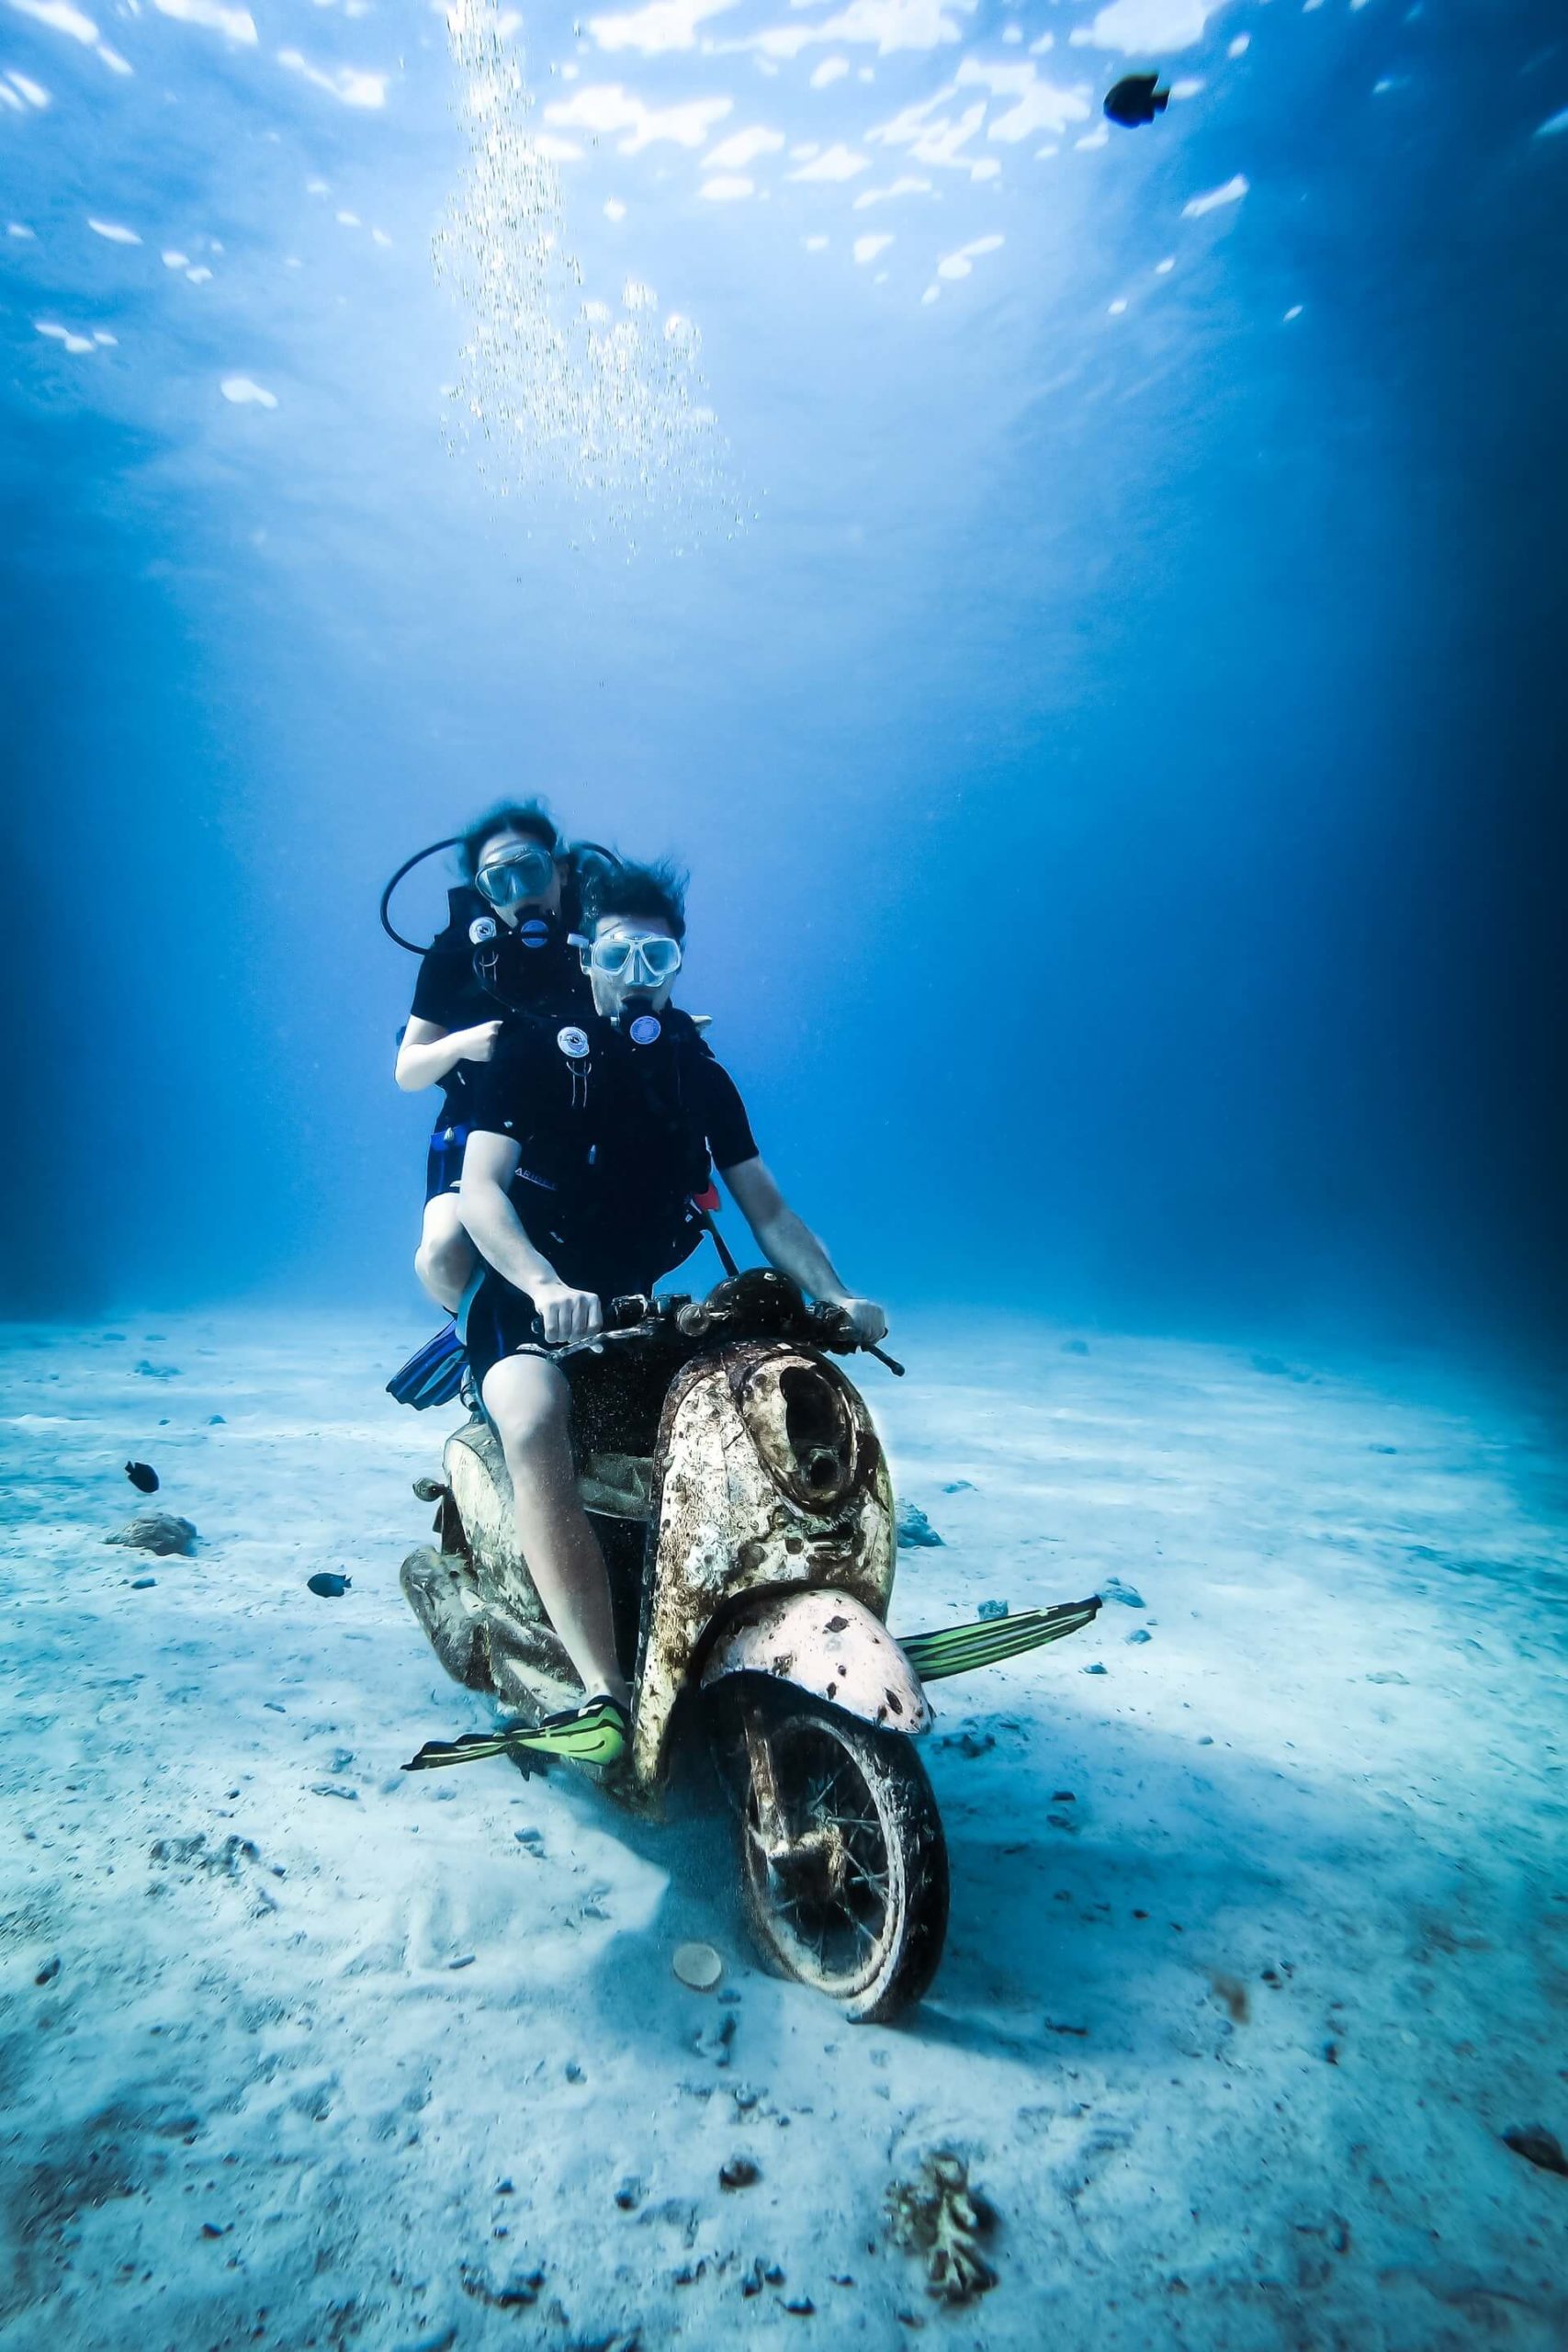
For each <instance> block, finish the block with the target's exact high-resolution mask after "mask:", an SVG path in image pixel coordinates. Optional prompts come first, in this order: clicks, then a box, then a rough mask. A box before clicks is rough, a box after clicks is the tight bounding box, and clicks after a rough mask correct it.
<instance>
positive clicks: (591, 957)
mask: <svg viewBox="0 0 1568 2352" xmlns="http://www.w3.org/2000/svg"><path fill="white" fill-rule="evenodd" d="M582 968H583V970H584V971H585V972H598V973H601V974H602V975H603V977H604V978H605V979H607V980H623V979H624V980H625V982H626V986H627V988H628V989H658V988H662V987H663V985H664V983H665V981H666V980H672V979H673V978H674V977H675V975H676V973H677V972H678V971H679V970H680V968H681V943H680V941H679V940H678V939H668V938H666V937H665V936H664V934H663V933H661V932H654V933H648V934H646V935H644V936H642V937H635V936H634V937H627V936H626V934H625V933H620V934H615V935H613V936H612V937H610V938H608V939H595V940H594V941H592V944H588V945H585V946H584V948H583V951H582Z"/></svg>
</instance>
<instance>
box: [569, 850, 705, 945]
mask: <svg viewBox="0 0 1568 2352" xmlns="http://www.w3.org/2000/svg"><path fill="white" fill-rule="evenodd" d="M582 896H583V907H582V913H583V919H584V921H585V922H598V921H599V919H600V917H601V916H602V915H659V916H661V917H662V919H663V921H664V922H667V923H668V924H669V926H670V935H671V938H672V939H684V937H685V936H686V876H685V875H684V874H682V871H681V868H680V867H679V866H678V865H671V862H670V861H669V860H668V859H667V858H661V859H660V862H659V864H658V865H631V864H630V863H629V862H628V863H626V864H624V865H615V866H613V867H611V868H610V869H609V870H608V871H604V872H596V873H593V874H592V875H587V876H584V878H583V893H582Z"/></svg>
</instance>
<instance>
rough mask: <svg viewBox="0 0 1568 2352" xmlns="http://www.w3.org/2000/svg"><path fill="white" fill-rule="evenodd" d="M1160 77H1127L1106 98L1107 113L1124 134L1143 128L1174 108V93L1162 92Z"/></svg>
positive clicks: (1124, 75)
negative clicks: (1172, 103) (1171, 101)
mask: <svg viewBox="0 0 1568 2352" xmlns="http://www.w3.org/2000/svg"><path fill="white" fill-rule="evenodd" d="M1158 82H1159V75H1158V74H1123V75H1122V79H1121V81H1120V82H1118V83H1116V84H1115V85H1113V87H1111V89H1109V90H1108V91H1107V92H1106V94H1105V111H1106V113H1107V114H1108V115H1109V117H1110V118H1111V121H1112V122H1119V123H1120V124H1121V125H1122V130H1137V129H1138V128H1139V126H1140V124H1142V123H1145V122H1153V120H1154V119H1155V117H1156V114H1163V113H1164V112H1165V110H1166V108H1167V107H1168V105H1169V104H1170V92H1169V91H1168V90H1162V89H1160V88H1159V87H1158V86H1157V85H1158Z"/></svg>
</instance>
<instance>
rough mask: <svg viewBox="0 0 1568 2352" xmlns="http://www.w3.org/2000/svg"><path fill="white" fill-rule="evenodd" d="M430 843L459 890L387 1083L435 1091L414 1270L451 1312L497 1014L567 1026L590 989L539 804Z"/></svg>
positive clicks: (467, 1258)
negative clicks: (445, 859) (470, 1161)
mask: <svg viewBox="0 0 1568 2352" xmlns="http://www.w3.org/2000/svg"><path fill="white" fill-rule="evenodd" d="M437 846H438V847H440V848H443V849H446V848H451V847H454V846H455V847H456V848H457V863H458V866H459V869H460V871H461V873H462V876H463V882H462V886H461V887H460V888H457V889H456V890H453V891H451V892H450V893H449V899H448V904H449V913H448V919H447V922H446V929H445V930H444V931H442V932H440V933H437V935H436V937H435V938H434V940H433V941H432V943H431V944H430V946H429V947H428V948H426V949H425V951H424V954H423V956H422V958H421V960H420V967H419V978H418V979H417V980H416V981H415V982H414V991H413V1009H412V1012H411V1014H410V1016H409V1020H408V1023H407V1025H406V1027H405V1028H404V1030H403V1034H402V1037H401V1039H400V1043H399V1046H398V1058H397V1064H396V1068H395V1070H394V1075H395V1077H396V1079H397V1082H398V1084H399V1086H400V1088H401V1089H402V1091H403V1092H404V1093H405V1094H417V1093H420V1092H421V1091H423V1089H424V1088H425V1087H427V1086H439V1087H440V1088H441V1090H442V1105H441V1115H440V1117H439V1119H438V1120H437V1121H436V1124H435V1127H434V1132H433V1133H432V1135H431V1138H430V1149H429V1154H428V1157H427V1159H426V1163H425V1187H424V1223H423V1230H422V1232H421V1235H420V1243H419V1249H418V1251H417V1252H416V1254H415V1257H414V1272H416V1273H417V1274H418V1276H419V1279H420V1281H421V1283H423V1286H424V1288H425V1290H426V1291H427V1292H428V1293H429V1295H430V1296H431V1297H432V1298H433V1299H434V1301H435V1303H436V1305H437V1306H445V1307H446V1309H447V1310H448V1312H451V1311H452V1310H453V1309H454V1308H456V1306H457V1302H458V1300H459V1299H460V1298H461V1297H462V1295H463V1291H464V1288H465V1285H466V1284H467V1283H468V1280H469V1278H470V1277H471V1275H472V1274H473V1272H474V1253H473V1249H472V1246H471V1244H470V1243H469V1240H468V1235H467V1234H466V1233H465V1232H464V1230H463V1225H462V1220H461V1218H460V1217H459V1216H458V1214H457V1181H458V1178H459V1177H460V1175H461V1174H462V1167H463V1146H464V1143H465V1142H466V1141H467V1139H468V1109H467V1104H468V1080H469V1078H470V1076H471V1074H472V1073H473V1071H474V1070H475V1069H479V1068H482V1066H483V1065H484V1064H485V1063H486V1062H488V1061H489V1060H490V1058H491V1055H492V1054H493V1053H494V1051H495V1045H496V1039H497V1037H498V1036H499V1035H500V1034H501V1024H502V1016H503V1015H504V1014H505V1013H507V1012H543V1013H547V1014H548V1015H550V1016H552V1017H554V1018H557V1019H564V1018H565V1017H566V1015H567V1014H568V1013H569V1012H570V1011H571V1010H572V1009H573V1008H574V1007H575V1006H578V1005H586V1003H587V1001H588V992H587V989H586V988H585V986H584V983H583V979H582V976H581V969H580V967H579V963H578V958H577V956H576V954H575V952H574V951H573V950H572V949H571V948H570V947H569V946H568V944H567V934H568V933H569V932H570V929H571V927H572V924H573V923H574V922H575V921H576V918H577V908H576V905H575V903H572V904H568V903H567V900H568V897H569V894H570V898H571V899H573V900H575V897H576V875H575V873H574V871H573V868H572V865H571V862H570V857H569V856H568V854H567V853H566V850H565V845H564V843H563V842H561V841H560V838H559V836H558V833H557V831H556V829H555V826H554V825H553V823H552V822H551V820H550V819H549V817H548V816H547V814H546V812H545V810H544V809H542V808H541V807H540V805H539V803H538V802H537V801H529V802H528V803H526V804H525V805H522V806H517V807H502V808H500V809H494V810H492V811H491V814H490V815H489V816H488V817H483V818H481V819H480V820H479V823H478V824H476V825H471V826H470V827H469V828H468V831H467V832H466V833H463V834H461V835H460V836H459V837H458V838H457V842H455V843H454V842H441V843H439V844H437ZM423 854H424V855H429V854H430V853H429V852H425V853H423ZM414 862H415V863H417V861H414ZM408 871H409V868H408V867H407V866H404V867H403V868H402V869H401V872H400V874H399V875H396V876H394V877H393V881H392V884H391V885H390V886H389V890H388V897H390V893H391V889H392V888H395V887H396V884H397V882H398V881H400V879H401V876H402V874H405V873H407V872H408ZM385 904H386V901H385V900H384V901H383V921H385V920H386V916H385ZM389 928H390V926H389ZM393 936H394V937H396V936H397V934H396V933H393ZM402 944H408V943H406V942H404V943H402Z"/></svg>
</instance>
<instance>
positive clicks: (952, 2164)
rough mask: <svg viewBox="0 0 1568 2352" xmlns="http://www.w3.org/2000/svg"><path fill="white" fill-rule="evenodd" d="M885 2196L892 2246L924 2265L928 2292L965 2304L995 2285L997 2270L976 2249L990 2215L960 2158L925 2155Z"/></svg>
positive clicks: (946, 2153)
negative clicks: (906, 2178) (914, 2173)
mask: <svg viewBox="0 0 1568 2352" xmlns="http://www.w3.org/2000/svg"><path fill="white" fill-rule="evenodd" d="M886 2211H887V2226H888V2230H889V2232H890V2233H891V2235H892V2239H893V2243H894V2245H897V2246H898V2247H900V2248H901V2249H902V2251H903V2252H904V2253H905V2254H912V2255H916V2256H919V2258H920V2260H921V2261H923V2263H924V2264H925V2270H926V2292H927V2294H928V2295H934V2296H935V2297H936V2298H937V2299H938V2300H939V2301H942V2302H944V2303H967V2302H972V2301H974V2299H975V2298H976V2295H983V2294H985V2293H986V2292H987V2290H988V2289H990V2288H992V2287H994V2286H995V2285H996V2283H997V2274H996V2272H995V2271H994V2270H993V2269H992V2267H991V2266H990V2264H989V2263H988V2262H987V2259H986V2257H985V2255H984V2254H983V2253H982V2251H981V2248H980V2241H981V2239H982V2238H983V2237H984V2236H986V2235H987V2233H989V2231H990V2230H991V2228H992V2227H993V2226H994V2219H993V2216H992V2214H991V2211H990V2209H989V2207H988V2206H987V2204H986V2202H985V2200H984V2199H982V2198H978V2197H976V2195H974V2194H973V2192H972V2191H971V2189H970V2187H969V2171H968V2166H967V2165H965V2164H964V2160H963V2158H962V2157H960V2156H955V2155H953V2154H952V2153H951V2152H950V2151H949V2150H946V2149H939V2150H937V2152H936V2153H935V2154H933V2155H930V2156H927V2157H926V2158H925V2160H924V2161H923V2163H922V2164H921V2165H920V2169H919V2176H918V2177H917V2178H916V2179H914V2180H912V2181H898V2180H896V2181H894V2182H893V2183H892V2184H891V2185H890V2187H889V2188H888V2191H887V2196H886Z"/></svg>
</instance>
